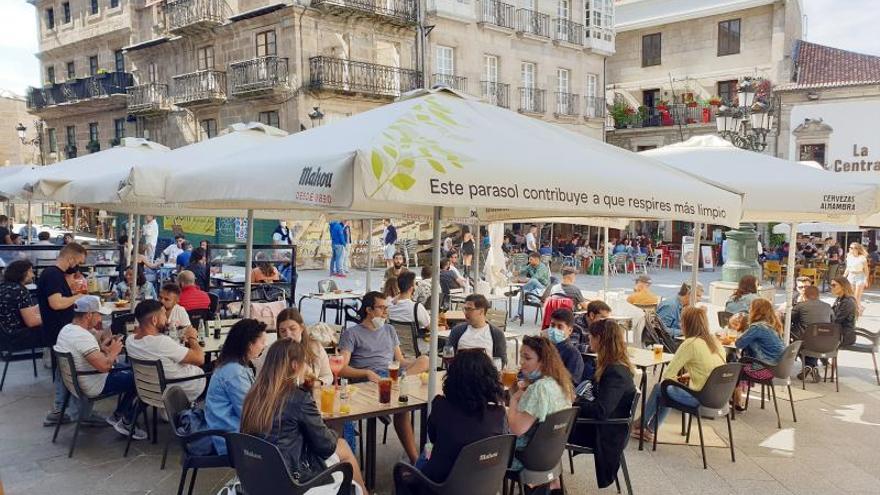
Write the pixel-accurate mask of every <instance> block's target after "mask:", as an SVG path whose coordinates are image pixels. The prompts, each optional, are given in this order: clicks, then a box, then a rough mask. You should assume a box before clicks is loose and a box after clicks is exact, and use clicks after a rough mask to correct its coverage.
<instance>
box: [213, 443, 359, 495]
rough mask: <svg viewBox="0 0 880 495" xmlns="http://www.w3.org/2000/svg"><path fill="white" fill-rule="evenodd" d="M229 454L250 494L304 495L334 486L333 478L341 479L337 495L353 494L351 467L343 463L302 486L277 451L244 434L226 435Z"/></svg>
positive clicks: (272, 446)
mask: <svg viewBox="0 0 880 495" xmlns="http://www.w3.org/2000/svg"><path fill="white" fill-rule="evenodd" d="M226 450H227V451H228V452H229V460H230V461H231V464H232V467H233V468H235V473H236V474H237V475H238V479H239V480H240V481H241V487H242V489H243V490H244V491H245V492H246V493H250V494H254V495H257V494H269V493H271V494H273V495H304V494H305V493H306V492H307V491H309V490H311V489H312V488H315V487H318V486H322V485H328V484H332V483H334V478H333V474H335V473H339V474H341V475H342V482H341V486H340V488H339V491H338V492H337V495H348V494H350V493H352V488H351V479H352V473H353V470H352V466H351V464H349V463H347V462H340V463H339V464H336V465H334V466H332V467H330V468H327V469H326V470H324V472H322V473H321V474H319V475H317V476H315V477H314V478H312V479H311V480H309V481H308V482H307V483H303V484H300V483H298V482H297V481H296V480H294V479H293V478H292V477H291V476H290V472H289V471H288V470H287V465H286V464H285V463H284V458H283V457H281V452H280V451H279V450H278V447H276V446H274V445H272V444H271V443H269V442H267V441H265V440H263V439H261V438H257V437H254V436H251V435H245V434H243V433H227V434H226Z"/></svg>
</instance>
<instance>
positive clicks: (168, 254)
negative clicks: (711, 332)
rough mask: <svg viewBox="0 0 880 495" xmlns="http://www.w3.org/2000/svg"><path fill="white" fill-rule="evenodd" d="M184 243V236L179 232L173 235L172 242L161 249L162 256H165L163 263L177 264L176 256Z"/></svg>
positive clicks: (181, 250) (180, 251)
mask: <svg viewBox="0 0 880 495" xmlns="http://www.w3.org/2000/svg"><path fill="white" fill-rule="evenodd" d="M185 243H186V238H185V237H183V236H182V235H180V234H177V235H175V236H174V242H172V243H171V244H169V245H168V247H166V248H165V249H164V250H163V251H162V256H164V257H165V263H175V264H177V257H178V256H179V255H180V253H182V252H183V245H184V244H185Z"/></svg>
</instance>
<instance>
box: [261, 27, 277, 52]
mask: <svg viewBox="0 0 880 495" xmlns="http://www.w3.org/2000/svg"><path fill="white" fill-rule="evenodd" d="M256 42H257V57H274V56H275V55H277V54H278V46H277V45H276V43H275V30H270V31H263V32H261V33H257V38H256Z"/></svg>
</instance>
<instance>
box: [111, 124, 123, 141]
mask: <svg viewBox="0 0 880 495" xmlns="http://www.w3.org/2000/svg"><path fill="white" fill-rule="evenodd" d="M113 137H114V138H116V139H118V140H120V141H122V138H124V137H125V119H113Z"/></svg>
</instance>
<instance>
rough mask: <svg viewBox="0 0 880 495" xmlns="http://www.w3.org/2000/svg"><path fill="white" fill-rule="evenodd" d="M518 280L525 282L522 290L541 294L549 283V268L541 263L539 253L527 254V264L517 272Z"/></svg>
mask: <svg viewBox="0 0 880 495" xmlns="http://www.w3.org/2000/svg"><path fill="white" fill-rule="evenodd" d="M519 275H520V277H519V281H520V282H525V285H523V287H522V290H523V292H531V293H532V294H542V293H543V292H544V289H546V288H547V286H548V285H550V269H549V268H548V267H547V265H545V264H544V263H541V255H540V254H538V253H537V252H534V253H530V254H529V264H528V265H526V266H525V268H523V269H522V271H520V273H519Z"/></svg>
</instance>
